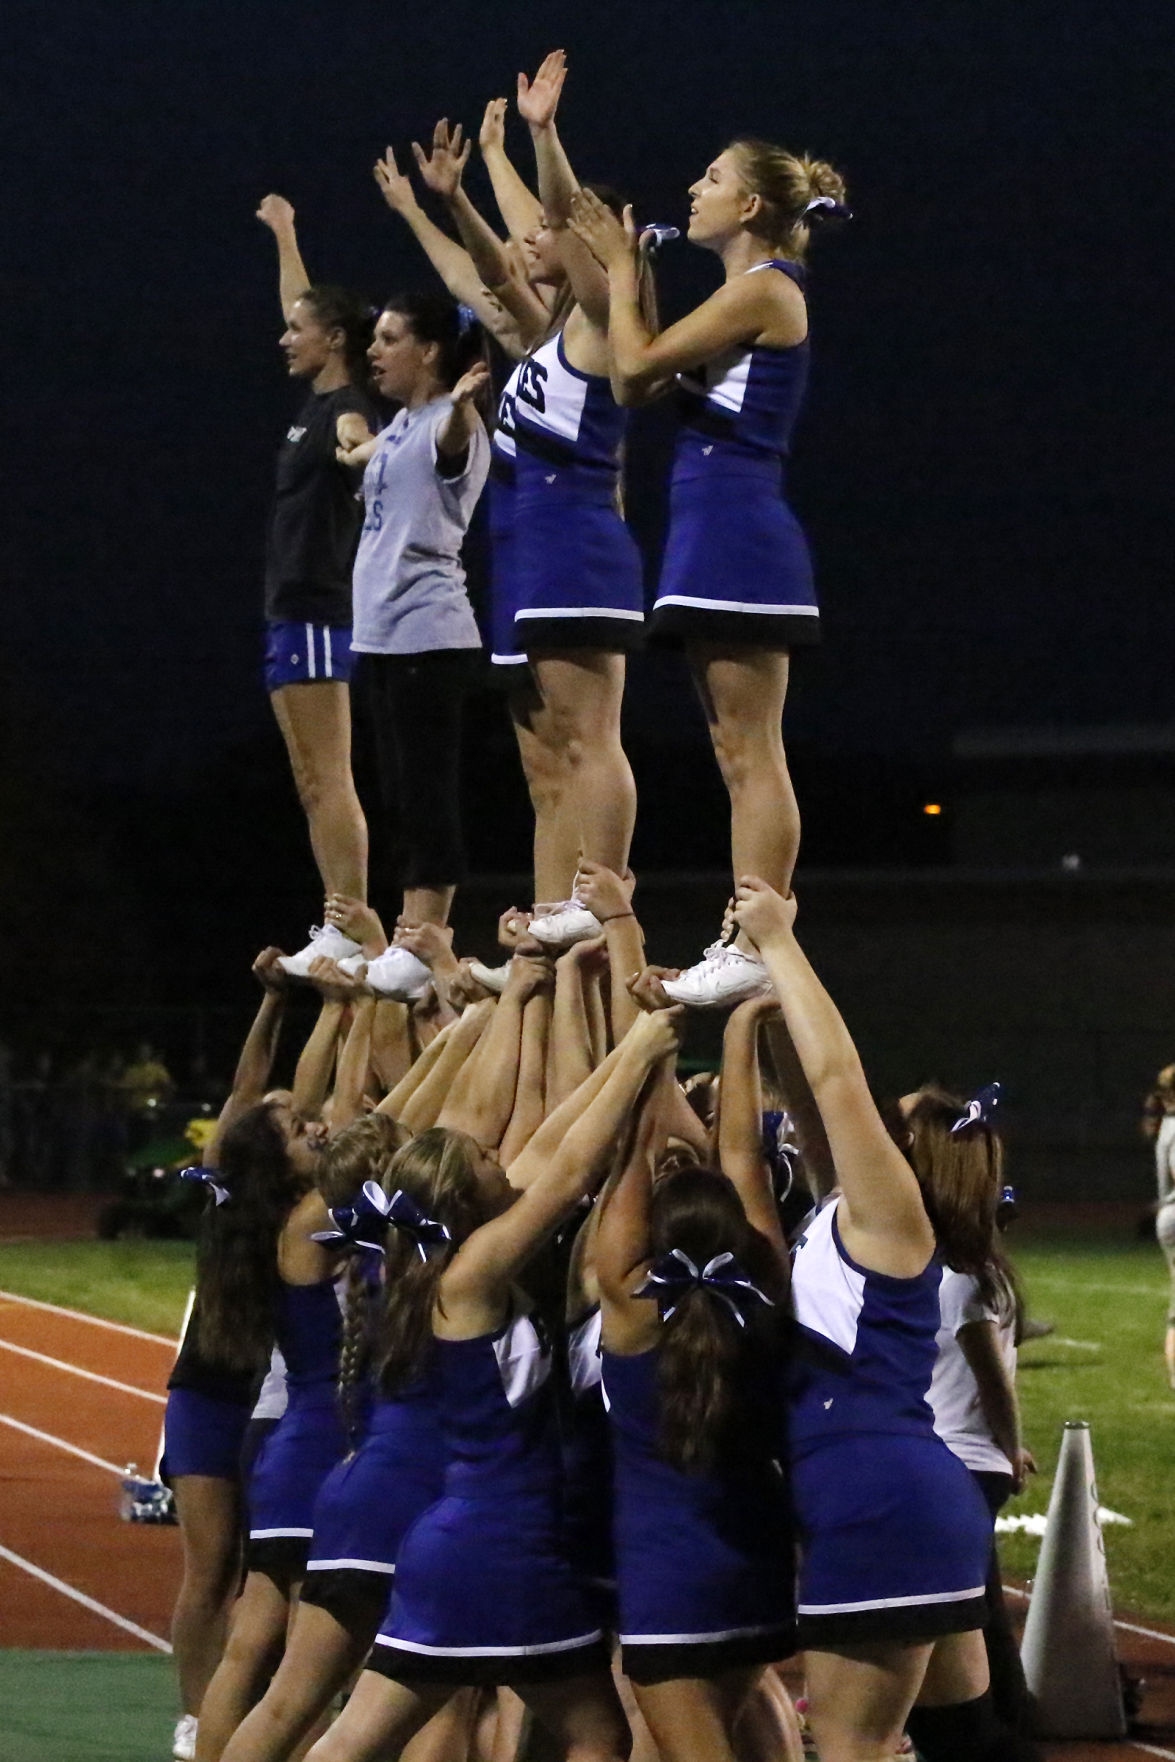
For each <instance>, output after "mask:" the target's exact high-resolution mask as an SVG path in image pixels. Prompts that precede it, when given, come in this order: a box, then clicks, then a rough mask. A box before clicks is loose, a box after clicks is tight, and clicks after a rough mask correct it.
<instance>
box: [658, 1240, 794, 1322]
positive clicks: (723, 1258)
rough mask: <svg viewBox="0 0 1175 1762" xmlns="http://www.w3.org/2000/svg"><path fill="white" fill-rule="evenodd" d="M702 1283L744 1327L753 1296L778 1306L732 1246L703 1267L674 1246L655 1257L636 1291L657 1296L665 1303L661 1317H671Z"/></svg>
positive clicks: (667, 1319)
mask: <svg viewBox="0 0 1175 1762" xmlns="http://www.w3.org/2000/svg"><path fill="white" fill-rule="evenodd" d="M699 1286H700V1287H701V1288H702V1289H703V1290H704V1291H708V1292H709V1294H710V1295H711V1296H712V1297H717V1298H719V1300H720V1301H721V1302H723V1303H725V1305H726V1307H727V1309H729V1311H730V1313H731V1315H732V1316H733V1317H734V1319H735V1321H736V1322H737V1323H738V1325H739V1327H740V1328H745V1327H746V1325H747V1318H746V1316H745V1315H744V1314H743V1310H744V1309H745V1308H747V1307H748V1306H749V1304H750V1302H751V1300H752V1299H753V1300H754V1301H755V1302H756V1303H765V1304H766V1305H767V1306H768V1308H769V1309H773V1308H774V1307H775V1306H774V1304H773V1303H772V1301H771V1298H770V1297H768V1295H767V1293H766V1292H765V1291H760V1289H759V1287H758V1285H754V1284H752V1283H751V1281H750V1279H748V1277H747V1275H746V1273H744V1271H743V1269H742V1267H741V1266H740V1265H739V1264H738V1261H737V1260H736V1259H735V1258H734V1255H733V1254H732V1253H731V1252H730V1250H729V1249H727V1251H726V1253H725V1254H716V1255H715V1256H714V1257H713V1259H712V1260H708V1261H707V1262H706V1264H705V1266H704V1267H702V1268H701V1270H700V1271H699V1270H698V1267H697V1264H696V1263H695V1262H694V1261H692V1260H691V1259H690V1257H689V1255H688V1254H687V1253H686V1252H685V1250H684V1249H683V1248H671V1249H670V1250H669V1253H668V1254H663V1255H662V1256H661V1259H660V1260H658V1261H654V1263H653V1265H652V1266H651V1267H650V1268H649V1276H648V1278H647V1279H646V1280H645V1282H644V1284H643V1285H642V1286H641V1288H640V1290H639V1291H637V1292H636V1293H635V1294H636V1296H638V1297H655V1298H656V1299H657V1302H658V1303H659V1304H660V1306H661V1320H662V1321H669V1319H670V1318H671V1317H672V1316H673V1315H674V1314H676V1311H677V1307H678V1305H679V1304H680V1303H681V1301H682V1299H683V1298H684V1297H687V1296H688V1295H689V1293H690V1292H691V1291H693V1290H695V1289H696V1288H698V1287H699ZM667 1304H668V1307H666V1305H667Z"/></svg>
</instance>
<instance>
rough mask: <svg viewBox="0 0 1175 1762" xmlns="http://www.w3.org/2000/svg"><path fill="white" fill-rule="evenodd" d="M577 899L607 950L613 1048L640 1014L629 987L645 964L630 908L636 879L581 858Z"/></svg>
mask: <svg viewBox="0 0 1175 1762" xmlns="http://www.w3.org/2000/svg"><path fill="white" fill-rule="evenodd" d="M576 886H577V891H578V895H579V898H580V899H582V901H583V903H584V905H585V906H586V907H587V909H588V911H589V912H591V913H592V914H593V916H594V917H595V918H596V919H597V920H598V921H599V923H601V924H603V926H604V945H605V947H606V948H607V950H608V971H609V977H610V980H611V985H610V987H609V998H608V1014H609V1026H610V1028H611V1030H612V1044H613V1046H616V1045H617V1044H618V1043H619V1042H620V1041H621V1040H623V1039H624V1036H625V1035H626V1034H627V1033H628V1030H629V1029H630V1028H631V1027H632V1024H633V1023H634V1022H635V1021H636V1019H637V1017H638V1015H639V1014H640V1005H639V1004H638V1003H637V1001H636V998H635V997H634V996H633V995H632V992H631V991H630V989H629V987H630V985H631V984H632V983H633V981H634V980H635V979H637V978H638V977H639V975H640V973H641V972H642V971H643V970H644V965H645V937H644V931H643V930H642V929H641V926H640V921H639V919H638V918H637V915H636V913H635V912H634V911H633V909H632V894H633V889H634V887H635V886H636V877H635V875H633V874H632V872H631V870H630V871H629V872H628V873H627V874H624V875H616V874H614V873H613V872H612V870H611V869H606V868H605V867H604V865H603V863H593V862H589V860H588V859H587V858H586V857H581V858H580V861H579V869H578V872H577V874H576Z"/></svg>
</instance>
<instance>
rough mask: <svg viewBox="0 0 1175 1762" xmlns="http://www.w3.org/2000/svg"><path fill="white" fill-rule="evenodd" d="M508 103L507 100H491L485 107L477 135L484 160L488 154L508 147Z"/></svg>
mask: <svg viewBox="0 0 1175 1762" xmlns="http://www.w3.org/2000/svg"><path fill="white" fill-rule="evenodd" d="M506 103H507V100H506V99H505V98H491V99H490V101H489V103H488V104H487V105H486V107H485V115H484V116H483V117H482V119H481V128H480V129H479V130H478V135H477V144H478V146H479V147H480V148H481V154H482V158H483V159H484V158H485V156H486V154H487V153H492V152H494V151H495V149H496V148H499V147H504V146H505V145H506Z"/></svg>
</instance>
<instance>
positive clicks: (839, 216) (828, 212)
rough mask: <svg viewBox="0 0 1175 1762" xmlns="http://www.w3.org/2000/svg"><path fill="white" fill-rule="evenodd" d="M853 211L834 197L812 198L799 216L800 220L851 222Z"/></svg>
mask: <svg viewBox="0 0 1175 1762" xmlns="http://www.w3.org/2000/svg"><path fill="white" fill-rule="evenodd" d="M852 218H853V211H852V209H851V208H847V207H846V206H845V204H844V203H843V202H838V201H837V200H836V198H835V197H834V196H813V197H812V200H811V201H810V202H809V203H808V205H807V207H806V208H805V209H804V211H803V213H802V214H801V216H800V219H801V220H809V219H815V220H825V219H827V220H851V219H852Z"/></svg>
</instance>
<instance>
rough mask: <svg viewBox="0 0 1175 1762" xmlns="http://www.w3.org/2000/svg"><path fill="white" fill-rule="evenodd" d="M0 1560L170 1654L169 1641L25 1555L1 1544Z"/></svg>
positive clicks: (158, 1649) (156, 1648) (138, 1638)
mask: <svg viewBox="0 0 1175 1762" xmlns="http://www.w3.org/2000/svg"><path fill="white" fill-rule="evenodd" d="M0 1560H7V1561H8V1562H9V1563H10V1565H12V1566H19V1567H20V1569H21V1571H22V1572H27V1573H28V1575H29V1577H30V1578H38V1579H40V1581H41V1583H42V1584H45V1585H49V1586H50V1587H51V1588H52V1589H53V1590H55V1591H60V1592H61V1595H62V1596H63V1597H70V1598H72V1600H73V1601H74V1602H75V1603H80V1604H81V1606H82V1608H83V1609H89V1610H90V1612H91V1613H92V1614H94V1615H101V1616H102V1617H103V1618H104V1619H105V1620H106V1621H109V1622H113V1624H114V1626H115V1627H121V1628H122V1629H123V1631H124V1633H128V1634H134V1636H135V1638H136V1639H137V1640H145V1641H146V1643H147V1645H149V1646H154V1648H155V1650H156V1651H157V1652H167V1653H169V1654H170V1652H171V1646H170V1644H169V1643H168V1641H167V1640H161V1639H160V1637H159V1635H158V1634H153V1633H148V1631H147V1629H146V1628H145V1627H140V1626H139V1624H138V1622H137V1621H128V1620H127V1618H126V1616H125V1615H119V1613H118V1611H117V1610H115V1609H108V1608H107V1607H106V1605H105V1603H99V1602H98V1601H97V1599H96V1598H95V1597H87V1595H86V1593H85V1592H84V1591H79V1590H78V1589H77V1588H76V1586H74V1585H67V1584H66V1582H65V1580H64V1579H63V1578H55V1577H54V1575H53V1574H52V1573H51V1572H46V1571H45V1568H44V1567H43V1566H34V1565H33V1562H32V1561H31V1560H26V1559H25V1557H24V1555H23V1554H14V1553H13V1551H12V1549H11V1548H6V1547H4V1545H3V1544H2V1543H0Z"/></svg>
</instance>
